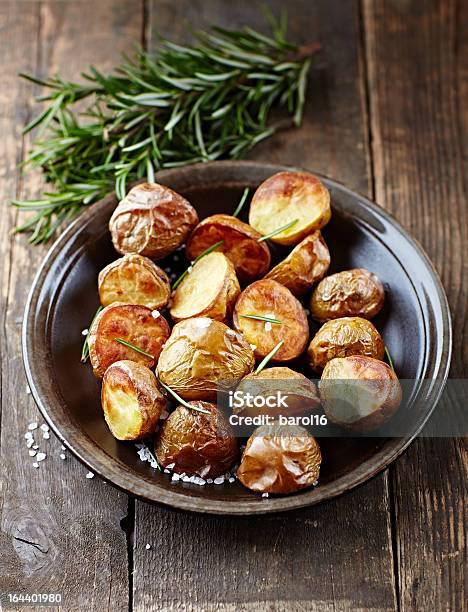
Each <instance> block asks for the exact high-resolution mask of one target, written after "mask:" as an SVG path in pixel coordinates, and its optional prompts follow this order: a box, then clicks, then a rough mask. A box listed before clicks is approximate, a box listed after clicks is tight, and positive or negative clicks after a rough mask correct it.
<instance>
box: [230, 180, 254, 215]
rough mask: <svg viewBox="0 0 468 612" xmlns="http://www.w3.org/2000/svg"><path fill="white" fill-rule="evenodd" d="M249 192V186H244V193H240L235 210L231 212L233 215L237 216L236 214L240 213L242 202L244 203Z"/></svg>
mask: <svg viewBox="0 0 468 612" xmlns="http://www.w3.org/2000/svg"><path fill="white" fill-rule="evenodd" d="M249 192H250V188H249V187H246V188H245V189H244V193H243V194H242V197H241V199H240V202H239V204H238V205H237V208H236V210H235V211H234V212H233V213H232V216H233V217H237V216H238V214H239V213H240V211H241V210H242V208H243V206H244V204H245V203H246V201H247V198H248V196H249Z"/></svg>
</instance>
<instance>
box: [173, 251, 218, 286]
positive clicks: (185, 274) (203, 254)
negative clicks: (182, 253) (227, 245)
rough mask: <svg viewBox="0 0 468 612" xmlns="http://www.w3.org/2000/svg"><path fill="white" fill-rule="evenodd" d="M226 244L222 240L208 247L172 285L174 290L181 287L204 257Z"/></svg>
mask: <svg viewBox="0 0 468 612" xmlns="http://www.w3.org/2000/svg"><path fill="white" fill-rule="evenodd" d="M223 243H224V240H220V241H219V242H215V244H212V245H211V246H210V247H208V248H207V249H206V251H203V253H200V255H197V257H195V259H194V260H193V262H192V263H191V264H190V266H189V267H188V268H187V269H186V270H184V271H183V272H182V274H181V275H180V276H179V278H178V279H176V280H175V281H174V284H173V285H172V289H175V288H176V287H177V285H179V283H180V282H181V281H182V280H183V279H184V278H185V277H186V276H187V274H188V273H189V271H190V270H191V269H192V268H193V266H194V265H195V264H196V263H197V262H198V261H200V259H201V258H202V257H205V255H209V254H210V253H211V252H212V251H214V250H215V249H217V248H218V247H220V246H221V245H222V244H223Z"/></svg>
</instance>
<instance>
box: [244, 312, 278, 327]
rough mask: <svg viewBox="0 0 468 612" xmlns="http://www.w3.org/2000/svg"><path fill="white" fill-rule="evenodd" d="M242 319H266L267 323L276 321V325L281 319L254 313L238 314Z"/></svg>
mask: <svg viewBox="0 0 468 612" xmlns="http://www.w3.org/2000/svg"><path fill="white" fill-rule="evenodd" d="M240 316H241V317H243V318H244V319H255V320H256V321H266V322H267V323H276V325H281V323H282V321H280V320H279V319H273V318H272V317H263V316H262V315H256V314H246V315H240Z"/></svg>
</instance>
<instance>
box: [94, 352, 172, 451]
mask: <svg viewBox="0 0 468 612" xmlns="http://www.w3.org/2000/svg"><path fill="white" fill-rule="evenodd" d="M101 403H102V409H103V410H104V418H105V419H106V423H107V425H108V426H109V429H110V430H111V432H112V435H113V436H114V437H115V438H117V440H138V439H139V438H145V437H146V436H149V435H150V434H152V433H154V431H155V429H156V425H157V423H158V420H159V417H160V416H161V412H162V411H163V410H164V409H165V408H166V406H167V400H166V398H165V397H164V395H163V394H162V393H161V391H160V389H159V385H158V381H157V380H156V376H155V375H154V374H153V372H152V371H151V370H150V369H148V368H147V367H146V366H144V365H141V363H136V362H135V361H128V360H124V361H116V362H115V363H113V364H112V365H111V366H109V367H108V368H107V370H106V372H105V374H104V378H103V379H102V390H101Z"/></svg>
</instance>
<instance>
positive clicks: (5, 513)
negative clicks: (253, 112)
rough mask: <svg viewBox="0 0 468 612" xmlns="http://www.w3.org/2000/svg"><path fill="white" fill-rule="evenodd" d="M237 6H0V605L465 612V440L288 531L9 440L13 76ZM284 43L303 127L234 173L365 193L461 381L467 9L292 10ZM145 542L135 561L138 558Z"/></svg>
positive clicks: (113, 49) (24, 256)
mask: <svg viewBox="0 0 468 612" xmlns="http://www.w3.org/2000/svg"><path fill="white" fill-rule="evenodd" d="M260 4H261V3H260V2H252V1H251V0H250V1H249V0H231V1H230V2H228V1H227V0H154V1H151V0H141V1H137V0H76V1H73V0H70V1H67V0H62V1H58V0H57V1H49V0H45V1H43V2H39V1H32V0H31V1H28V0H25V1H21V2H20V1H15V0H0V74H1V77H2V78H1V82H0V134H1V138H0V193H1V197H2V200H4V201H5V203H4V204H3V209H2V214H1V215H0V254H1V256H0V275H1V276H0V278H1V285H2V294H1V302H0V311H1V313H2V318H3V328H2V343H1V360H2V368H1V389H2V421H1V424H2V431H1V448H0V450H1V461H2V480H3V482H2V484H1V533H0V538H1V539H0V541H1V544H0V576H1V579H0V580H1V583H0V587H1V588H0V590H3V591H5V590H9V591H23V592H37V591H39V592H57V591H58V592H62V593H63V595H64V600H65V603H64V605H63V609H66V610H99V611H102V610H112V611H116V610H127V609H132V608H133V609H135V610H173V609H181V610H188V609H194V610H232V611H234V610H236V611H237V610H257V609H259V610H264V609H274V610H318V611H320V612H324V611H327V610H418V611H419V610H424V611H426V610H434V611H436V612H439V611H442V610H450V611H453V612H458V611H460V610H466V609H468V608H467V601H468V593H467V587H466V583H467V581H466V578H467V552H466V551H467V549H466V524H467V487H466V482H467V472H468V460H467V449H466V441H465V442H464V441H463V440H459V439H428V438H425V439H419V440H418V441H416V442H415V443H414V444H413V445H412V446H411V447H410V448H409V450H408V451H407V452H406V453H405V454H404V456H403V457H401V458H400V459H399V460H398V461H396V462H395V463H394V464H393V465H392V466H391V467H390V468H389V469H388V470H386V471H385V472H384V473H383V474H380V475H379V476H378V477H376V478H374V479H373V480H371V481H370V482H368V483H367V484H366V485H364V486H362V487H360V488H359V489H357V490H355V491H354V492H352V493H350V494H348V495H345V496H343V497H341V498H339V499H337V500H335V501H332V502H330V503H327V504H324V505H321V506H319V507H313V508H310V509H307V510H305V511H301V512H295V513H291V514H289V515H287V516H268V517H264V518H258V519H249V518H246V519H241V520H238V519H236V520H235V519H226V518H212V517H207V516H197V515H187V514H182V513H178V512H174V511H171V510H168V509H164V508H156V507H152V506H149V505H147V504H145V503H142V502H139V501H135V500H133V499H129V498H128V497H127V496H126V495H124V494H122V493H120V492H118V491H116V490H115V489H113V488H112V487H111V486H109V485H107V484H105V483H104V482H101V481H99V480H98V479H97V478H96V479H94V480H87V479H86V478H85V474H86V470H85V468H84V467H83V466H81V465H80V464H79V463H78V462H77V461H75V460H74V459H73V458H72V457H71V456H68V458H67V459H66V460H65V461H63V460H61V459H60V458H59V453H60V446H59V444H58V442H57V441H56V440H50V446H49V449H50V450H49V456H48V458H47V460H46V462H44V464H43V465H42V466H41V469H34V468H32V467H31V461H30V458H29V457H28V454H27V450H26V449H25V446H24V440H23V435H24V431H25V429H26V427H27V423H28V422H29V421H30V420H32V419H36V418H38V413H37V410H36V408H35V406H34V403H33V401H32V399H31V398H30V396H28V395H27V394H26V382H25V377H24V374H23V367H22V359H21V347H20V333H21V318H22V314H23V308H24V304H25V300H26V295H27V293H28V290H29V287H30V284H31V280H32V278H33V275H34V273H35V270H36V268H37V266H38V264H39V262H40V261H41V259H42V257H43V255H44V253H45V248H38V247H30V246H28V244H27V240H26V238H25V237H24V236H14V235H12V234H11V233H10V230H11V228H12V227H13V226H14V225H15V224H16V222H17V217H18V215H17V211H16V210H15V209H14V208H12V207H8V206H7V204H6V201H8V200H10V199H12V198H15V197H25V196H32V197H34V196H36V195H37V194H39V193H40V191H41V183H40V180H39V179H38V177H37V176H31V175H23V174H22V173H21V172H20V171H19V170H18V163H19V162H21V160H22V159H23V157H24V154H25V151H26V150H27V149H28V147H29V145H30V142H29V138H23V137H22V135H21V129H22V126H23V125H24V124H25V123H26V122H27V121H28V120H29V119H30V118H31V117H32V116H33V115H34V114H35V113H37V110H38V107H37V106H35V105H34V103H33V95H34V94H35V93H38V92H37V90H35V89H34V88H33V87H32V86H31V85H29V84H27V83H25V82H24V81H21V80H19V79H18V78H17V73H18V72H19V71H26V72H30V73H35V74H38V75H41V76H45V75H47V74H49V73H54V72H56V71H60V72H62V73H63V74H64V75H65V76H67V77H71V78H76V77H77V76H78V75H79V73H80V71H81V70H82V69H84V68H86V67H87V66H88V64H90V63H93V64H95V65H97V66H98V67H100V68H103V69H106V68H107V69H109V68H111V67H112V66H113V65H114V63H115V62H116V61H117V60H118V59H119V53H120V52H121V51H129V50H131V49H132V46H133V44H134V43H135V42H137V43H138V42H139V43H142V44H143V45H144V46H145V47H147V48H152V47H154V45H155V44H156V32H157V31H159V32H161V33H162V34H165V35H167V36H169V37H173V38H175V39H179V40H180V39H183V38H184V37H186V36H187V27H188V25H189V24H190V25H192V26H206V25H207V24H208V23H213V22H214V23H217V24H222V25H226V26H241V25H243V24H244V23H249V24H250V25H253V26H256V27H262V28H263V27H264V22H263V17H262V14H261V11H260ZM270 4H271V5H272V7H273V8H274V9H277V8H278V7H279V6H280V5H281V4H283V5H284V4H286V5H287V6H288V9H289V14H290V37H291V39H292V40H295V41H297V42H300V43H306V42H311V41H316V40H318V41H319V42H320V43H321V45H322V53H321V55H320V57H319V58H318V59H317V60H316V62H315V64H314V67H313V70H312V73H311V78H310V83H309V95H308V101H307V107H306V111H305V120H304V124H303V126H302V127H301V129H300V130H298V131H294V130H291V131H288V132H283V133H281V134H279V135H278V136H277V137H275V138H274V139H272V140H270V141H268V142H266V143H264V144H262V145H261V146H259V147H258V148H257V149H256V150H255V152H254V153H253V155H252V157H253V158H255V159H262V160H269V161H274V162H279V163H285V164H297V165H301V166H304V167H306V168H310V169H315V170H317V171H320V172H323V173H325V174H327V175H330V176H332V177H334V178H337V179H339V180H340V181H342V182H344V183H346V184H347V185H349V186H350V187H352V188H354V189H356V190H358V191H361V192H363V193H366V194H367V195H369V196H370V197H371V198H374V199H375V200H376V201H377V202H378V203H379V204H380V205H381V206H383V207H385V208H386V209H387V210H389V211H390V212H391V213H392V214H393V215H395V216H396V218H397V219H398V220H399V221H400V222H401V223H402V224H403V225H404V226H405V227H406V228H407V229H408V230H410V231H411V232H412V233H413V234H414V235H415V236H416V237H417V238H418V239H419V240H420V241H421V243H422V244H423V246H424V248H425V249H426V250H427V252H428V253H429V255H430V257H431V258H432V260H433V262H434V264H435V266H436V268H437V269H438V271H439V273H440V275H441V277H442V280H443V283H444V286H445V288H446V291H447V294H448V296H449V300H450V304H451V308H452V313H453V319H454V332H455V333H454V336H455V351H454V357H453V367H452V373H451V375H452V376H454V377H462V376H463V375H466V374H467V365H468V342H467V339H466V329H467V308H466V306H467V287H468V268H467V263H466V262H467V245H468V240H467V229H468V211H467V206H466V200H464V188H466V178H467V173H466V144H467V143H466V137H467V134H468V113H467V112H466V100H467V94H468V80H467V64H466V62H465V63H463V61H462V60H463V57H465V58H466V54H467V52H468V27H467V25H468V22H467V17H468V15H467V12H468V11H467V9H468V5H467V4H466V3H462V2H457V1H456V0H439V1H437V0H375V1H374V0H364V1H363V2H361V3H360V2H358V1H357V0H291V1H289V2H286V1H283V3H281V2H279V1H276V0H275V1H271V2H270ZM146 544H150V545H151V549H150V550H147V549H146Z"/></svg>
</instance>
